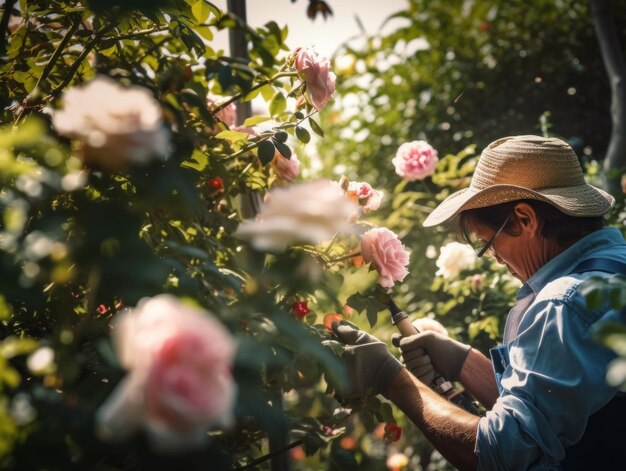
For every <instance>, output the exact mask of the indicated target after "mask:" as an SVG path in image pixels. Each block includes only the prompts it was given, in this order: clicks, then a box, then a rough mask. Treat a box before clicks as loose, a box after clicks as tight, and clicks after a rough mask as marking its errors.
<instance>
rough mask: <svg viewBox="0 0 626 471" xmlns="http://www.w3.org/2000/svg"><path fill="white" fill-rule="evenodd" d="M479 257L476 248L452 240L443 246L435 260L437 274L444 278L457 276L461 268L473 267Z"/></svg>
mask: <svg viewBox="0 0 626 471" xmlns="http://www.w3.org/2000/svg"><path fill="white" fill-rule="evenodd" d="M477 260H478V257H477V256H476V252H475V251H474V249H473V248H472V247H471V246H470V245H467V244H461V243H459V242H450V243H449V244H446V245H444V246H443V247H441V252H440V254H439V258H438V259H437V261H436V262H435V263H436V265H437V268H439V270H437V273H436V275H437V276H443V277H444V278H448V279H449V278H456V277H457V276H459V273H461V270H465V269H468V268H473V267H474V266H475V265H476V261H477Z"/></svg>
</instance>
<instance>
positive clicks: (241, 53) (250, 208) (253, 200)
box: [227, 0, 261, 218]
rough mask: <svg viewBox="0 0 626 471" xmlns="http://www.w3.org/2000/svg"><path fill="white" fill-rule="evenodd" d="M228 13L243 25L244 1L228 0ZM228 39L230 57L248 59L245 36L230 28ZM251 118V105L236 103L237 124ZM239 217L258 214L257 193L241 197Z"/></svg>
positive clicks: (258, 202)
mask: <svg viewBox="0 0 626 471" xmlns="http://www.w3.org/2000/svg"><path fill="white" fill-rule="evenodd" d="M227 6H228V11H229V12H230V13H232V14H233V15H235V16H237V17H239V18H240V19H241V20H242V21H243V22H244V23H246V22H247V15H246V0H228V1H227ZM228 39H229V44H230V55H231V56H232V57H239V58H241V59H248V58H249V56H248V42H247V40H246V35H245V33H244V32H243V31H241V30H240V29H238V28H231V29H230V30H229V32H228ZM250 116H252V103H251V102H249V101H247V102H242V101H240V102H238V103H237V123H239V124H243V122H244V121H245V120H246V118H249V117H250ZM240 201H241V215H242V216H243V217H244V218H253V217H254V216H256V215H257V213H258V212H259V209H260V207H261V197H260V196H259V195H258V193H256V192H253V191H247V192H246V193H244V194H242V195H241V200H240Z"/></svg>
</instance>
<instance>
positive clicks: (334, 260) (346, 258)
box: [326, 252, 361, 264]
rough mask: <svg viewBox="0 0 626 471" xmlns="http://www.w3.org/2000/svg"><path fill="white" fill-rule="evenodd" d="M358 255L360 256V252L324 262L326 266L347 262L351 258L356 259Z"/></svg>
mask: <svg viewBox="0 0 626 471" xmlns="http://www.w3.org/2000/svg"><path fill="white" fill-rule="evenodd" d="M359 255H361V252H353V253H349V254H346V255H342V256H341V257H337V258H331V259H330V260H327V261H326V264H331V263H337V262H343V261H344V260H349V259H351V258H354V257H358V256H359Z"/></svg>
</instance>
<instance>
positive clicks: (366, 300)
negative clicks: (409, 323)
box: [346, 293, 387, 327]
mask: <svg viewBox="0 0 626 471" xmlns="http://www.w3.org/2000/svg"><path fill="white" fill-rule="evenodd" d="M346 304H347V305H348V306H350V307H351V308H353V309H355V310H357V311H358V312H359V313H361V312H363V311H365V313H366V315H367V320H368V321H369V323H370V325H371V326H372V327H374V325H376V322H377V320H378V313H379V312H381V311H385V310H387V305H386V304H384V303H382V302H381V301H379V300H378V299H376V298H374V297H372V296H364V295H362V294H361V293H355V294H353V295H352V296H350V297H349V298H348V299H347V301H346Z"/></svg>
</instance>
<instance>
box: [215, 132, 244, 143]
mask: <svg viewBox="0 0 626 471" xmlns="http://www.w3.org/2000/svg"><path fill="white" fill-rule="evenodd" d="M215 137H217V138H218V139H226V140H227V141H230V142H247V141H248V138H249V137H250V134H248V133H247V132H240V131H222V132H221V133H219V134H218V135H217V136H215Z"/></svg>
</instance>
